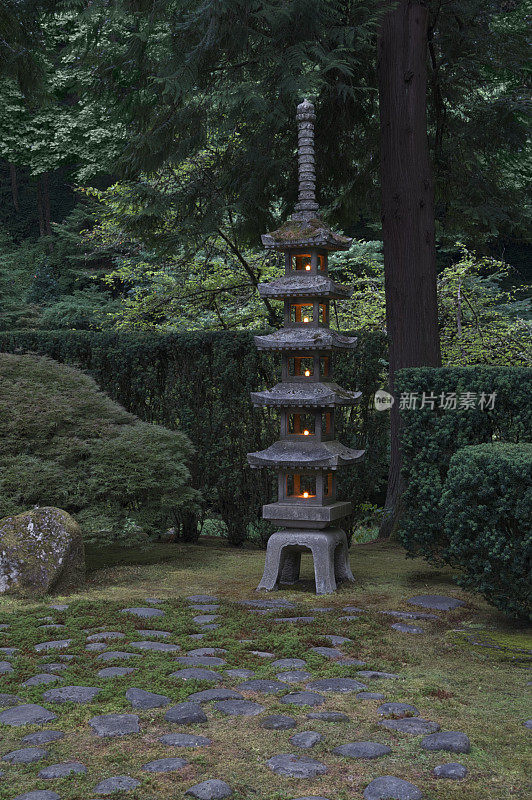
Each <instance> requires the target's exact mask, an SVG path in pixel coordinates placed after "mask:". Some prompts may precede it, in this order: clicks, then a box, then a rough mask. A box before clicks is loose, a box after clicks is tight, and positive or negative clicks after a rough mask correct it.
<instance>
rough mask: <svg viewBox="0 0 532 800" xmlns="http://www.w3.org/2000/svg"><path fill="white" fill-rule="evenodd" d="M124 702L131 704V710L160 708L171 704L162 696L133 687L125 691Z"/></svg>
mask: <svg viewBox="0 0 532 800" xmlns="http://www.w3.org/2000/svg"><path fill="white" fill-rule="evenodd" d="M126 700H127V701H128V702H129V703H131V705H132V707H133V708H162V707H163V706H168V705H170V703H171V700H170V698H169V697H166V695H164V694H154V693H153V692H146V691H145V690H144V689H136V688H134V687H131V689H128V690H127V692H126Z"/></svg>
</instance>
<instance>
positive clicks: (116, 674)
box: [98, 667, 135, 678]
mask: <svg viewBox="0 0 532 800" xmlns="http://www.w3.org/2000/svg"><path fill="white" fill-rule="evenodd" d="M132 672H135V670H134V669H133V667H104V669H101V670H100V671H99V672H98V677H99V678H123V677H124V675H131V673H132Z"/></svg>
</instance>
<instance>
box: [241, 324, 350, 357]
mask: <svg viewBox="0 0 532 800" xmlns="http://www.w3.org/2000/svg"><path fill="white" fill-rule="evenodd" d="M254 338H255V344H256V345H257V348H258V349H259V350H280V351H282V350H292V351H295V352H297V351H299V350H353V349H354V348H355V347H356V344H357V338H356V336H345V335H344V334H343V333H338V331H332V330H331V329H330V328H323V327H315V326H313V325H304V326H302V327H298V328H281V329H280V330H278V331H275V333H269V334H266V335H265V336H255V337H254Z"/></svg>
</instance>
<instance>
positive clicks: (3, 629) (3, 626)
mask: <svg viewBox="0 0 532 800" xmlns="http://www.w3.org/2000/svg"><path fill="white" fill-rule="evenodd" d="M8 628H9V625H8V624H7V622H3V623H2V624H1V625H0V631H7V629H8Z"/></svg>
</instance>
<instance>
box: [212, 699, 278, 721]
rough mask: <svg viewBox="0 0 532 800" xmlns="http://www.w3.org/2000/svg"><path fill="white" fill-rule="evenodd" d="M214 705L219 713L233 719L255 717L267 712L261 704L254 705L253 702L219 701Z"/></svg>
mask: <svg viewBox="0 0 532 800" xmlns="http://www.w3.org/2000/svg"><path fill="white" fill-rule="evenodd" d="M214 705H215V708H216V709H217V710H218V711H221V712H222V713H223V714H229V715H230V716H231V717H255V716H256V715H257V714H262V712H263V711H266V709H265V708H264V706H261V705H260V703H253V702H252V701H251V700H219V701H218V702H217V703H215V704H214Z"/></svg>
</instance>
